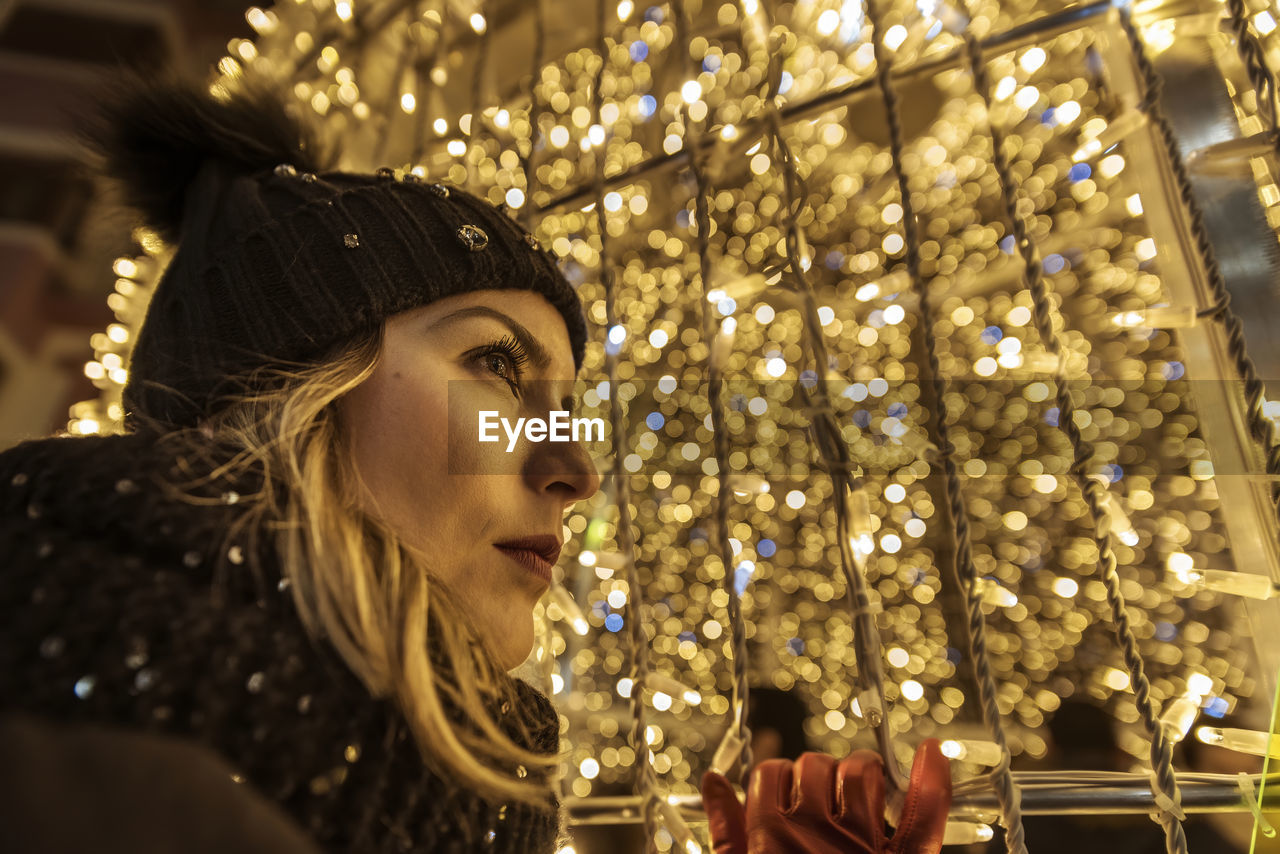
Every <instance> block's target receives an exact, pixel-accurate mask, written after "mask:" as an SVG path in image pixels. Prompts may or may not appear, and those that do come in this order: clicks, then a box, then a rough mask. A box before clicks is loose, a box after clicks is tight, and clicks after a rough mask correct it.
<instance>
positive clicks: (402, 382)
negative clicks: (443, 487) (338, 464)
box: [346, 373, 447, 522]
mask: <svg viewBox="0 0 1280 854" xmlns="http://www.w3.org/2000/svg"><path fill="white" fill-rule="evenodd" d="M346 408H347V415H348V422H349V423H350V424H351V432H352V438H353V444H354V454H355V459H356V464H357V466H358V467H359V469H360V473H361V476H362V477H363V479H364V481H365V483H366V484H367V486H368V487H369V489H370V490H371V491H372V492H373V493H374V496H375V498H376V499H377V500H378V502H379V504H380V505H381V506H382V507H383V509H384V511H385V512H386V513H387V514H388V515H389V516H391V517H392V518H391V520H390V521H393V522H394V521H395V520H396V517H398V516H402V515H403V516H409V515H416V514H414V513H412V511H413V509H414V508H413V507H412V506H406V505H412V504H416V505H418V506H421V504H422V503H423V502H424V501H426V500H427V499H428V497H429V496H430V495H432V494H434V493H435V490H431V489H428V488H427V486H429V485H430V484H432V483H436V482H438V480H439V478H440V477H441V476H442V474H443V473H444V472H446V471H447V465H446V462H445V459H444V456H445V455H444V448H445V440H444V436H445V429H446V425H445V423H444V401H443V400H442V399H441V398H440V395H439V393H438V391H437V389H436V388H435V386H434V385H433V384H431V383H429V382H427V381H425V380H422V379H417V378H412V377H410V376H408V375H406V374H397V373H387V374H384V375H381V376H378V375H375V376H373V377H371V378H370V379H369V381H368V382H366V383H364V384H363V385H361V386H360V387H359V388H357V389H355V390H354V391H352V392H351V394H350V395H348V396H347V399H346Z"/></svg>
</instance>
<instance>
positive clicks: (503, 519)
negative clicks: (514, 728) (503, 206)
mask: <svg viewBox="0 0 1280 854" xmlns="http://www.w3.org/2000/svg"><path fill="white" fill-rule="evenodd" d="M509 345H514V347H510V346H509ZM504 348H505V349H504ZM539 349H540V350H543V351H544V352H543V353H539V352H537V350H539ZM541 356H545V358H546V362H545V364H543V363H541V360H540V357H541ZM574 373H575V372H574V366H573V353H572V350H571V349H570V345H569V335H568V331H567V329H566V327H565V323H564V320H563V319H562V318H561V316H560V314H559V312H557V311H556V310H555V308H553V307H552V306H551V304H550V303H549V302H547V301H546V299H544V298H543V297H542V296H541V295H539V294H537V293H534V292H532V291H527V290H482V291H477V292H474V293H468V294H458V295H454V296H450V297H445V298H443V299H439V300H436V301H435V302H432V303H429V304H427V305H425V306H422V307H420V308H417V309H413V310H411V311H406V312H403V313H401V314H397V315H395V316H393V317H391V318H389V319H388V320H387V321H386V332H385V340H384V344H383V350H382V358H381V360H380V361H379V363H378V365H377V366H376V367H375V368H374V371H373V373H372V375H370V377H369V378H368V379H367V380H366V381H365V382H364V383H362V384H361V385H360V386H358V387H357V388H355V389H354V390H352V391H351V392H350V393H349V394H347V395H346V396H345V397H343V398H341V399H340V400H339V402H338V406H339V409H340V414H341V417H342V419H343V422H344V424H345V425H346V427H347V429H348V431H349V438H350V440H351V445H352V452H353V455H354V459H355V465H356V469H357V471H358V472H359V474H360V479H361V481H362V496H361V498H362V502H363V506H365V507H366V508H367V509H368V510H369V511H370V512H371V513H373V514H374V515H376V516H377V517H378V518H380V519H382V520H383V521H384V522H386V523H387V524H389V525H390V526H391V527H392V528H393V529H394V530H395V531H396V532H397V533H398V534H399V535H400V536H401V537H402V538H403V540H404V541H405V543H406V544H408V545H409V546H411V547H414V548H416V549H418V550H419V551H421V552H422V553H423V554H424V556H425V560H426V564H427V566H428V567H429V570H430V571H431V573H432V574H433V575H435V576H436V577H439V578H442V579H444V581H445V582H446V583H447V584H448V585H449V586H450V587H452V588H453V589H454V590H455V591H456V592H457V594H458V595H459V597H460V598H461V600H462V605H463V607H465V608H466V609H467V610H468V612H469V613H470V614H471V616H472V618H473V619H474V620H475V622H476V626H477V628H478V629H479V630H480V631H481V632H484V633H485V634H486V635H487V636H488V637H489V638H491V639H492V640H493V641H494V642H495V646H496V648H497V649H498V650H499V652H500V656H501V663H502V665H503V666H504V667H505V668H506V669H508V670H510V669H511V668H514V667H516V666H517V665H519V664H520V663H521V662H522V661H524V659H525V658H526V657H527V656H528V654H529V651H530V649H532V647H533V642H534V637H533V607H534V605H535V603H536V602H537V601H538V599H539V597H541V596H542V594H543V593H545V592H546V591H547V589H548V583H547V581H545V580H544V579H543V578H541V577H539V576H538V575H536V574H535V573H534V572H533V571H531V570H529V569H526V568H525V567H524V565H523V564H522V563H521V562H520V561H519V560H518V559H517V557H516V556H513V554H511V553H510V552H509V551H504V550H501V549H499V548H497V546H496V545H495V544H496V543H502V542H507V541H510V540H516V539H519V538H523V537H531V536H549V537H553V538H554V539H555V542H556V543H560V544H563V541H564V527H563V518H564V514H565V512H566V511H567V510H568V509H569V508H570V507H571V506H572V505H573V504H575V503H576V502H578V501H581V500H582V499H584V498H586V497H588V496H590V495H591V494H593V493H594V492H595V491H596V490H597V489H599V487H600V476H599V474H598V473H597V471H596V467H595V464H594V463H593V462H592V460H591V459H590V457H589V456H588V455H587V452H586V449H585V448H584V447H583V446H582V444H581V443H580V442H553V441H541V442H531V441H529V440H527V439H526V438H525V436H524V434H523V431H521V432H520V433H519V434H518V435H519V439H518V441H516V442H515V443H514V446H512V443H511V442H510V440H509V438H508V435H507V433H506V432H505V428H504V427H502V426H498V427H497V428H496V431H491V433H490V435H492V434H493V432H496V435H497V436H498V437H499V441H496V442H480V441H479V435H480V412H481V411H490V412H496V413H497V415H496V416H491V418H492V422H491V423H498V424H499V425H500V424H501V422H499V421H498V419H501V418H505V419H507V423H508V424H509V425H511V426H513V427H514V425H515V424H516V420H517V419H518V418H521V417H523V418H526V419H528V418H535V417H537V418H541V419H543V420H547V421H549V420H550V413H551V412H552V411H554V410H568V411H570V413H572V411H573V409H574V407H573V403H572V400H571V395H572V393H573V384H574V379H575V376H574ZM570 417H572V415H571V416H570ZM509 447H511V449H510V450H508V448H509Z"/></svg>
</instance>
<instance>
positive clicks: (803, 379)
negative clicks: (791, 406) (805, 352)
mask: <svg viewBox="0 0 1280 854" xmlns="http://www.w3.org/2000/svg"><path fill="white" fill-rule="evenodd" d="M800 384H801V385H802V386H804V387H805V388H813V387H814V386H816V385H817V384H818V375H817V374H816V373H814V372H813V371H809V370H805V371H801V372H800Z"/></svg>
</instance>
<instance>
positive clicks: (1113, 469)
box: [1102, 463, 1124, 483]
mask: <svg viewBox="0 0 1280 854" xmlns="http://www.w3.org/2000/svg"><path fill="white" fill-rule="evenodd" d="M1102 471H1103V473H1104V474H1106V476H1107V478H1108V479H1109V480H1110V481H1111V482H1112V483H1115V482H1116V481H1117V480H1119V479H1120V478H1122V477H1124V469H1122V468H1120V466H1118V465H1116V464H1115V463H1108V464H1107V465H1105V466H1103V467H1102Z"/></svg>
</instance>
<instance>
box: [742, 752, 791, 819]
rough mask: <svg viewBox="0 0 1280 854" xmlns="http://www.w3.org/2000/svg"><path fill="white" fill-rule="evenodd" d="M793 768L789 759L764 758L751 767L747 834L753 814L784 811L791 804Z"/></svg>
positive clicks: (748, 782)
mask: <svg viewBox="0 0 1280 854" xmlns="http://www.w3.org/2000/svg"><path fill="white" fill-rule="evenodd" d="M794 770H795V769H794V766H793V764H792V762H791V760H790V759H766V760H764V761H763V762H760V763H759V764H757V765H756V766H755V767H754V768H752V769H751V776H750V778H749V779H748V781H747V807H748V809H747V833H748V835H749V834H750V832H751V824H752V822H753V818H754V817H755V816H757V815H761V814H763V813H774V814H780V813H784V812H786V810H787V808H788V807H789V806H790V805H791V784H792V777H793V772H794Z"/></svg>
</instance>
